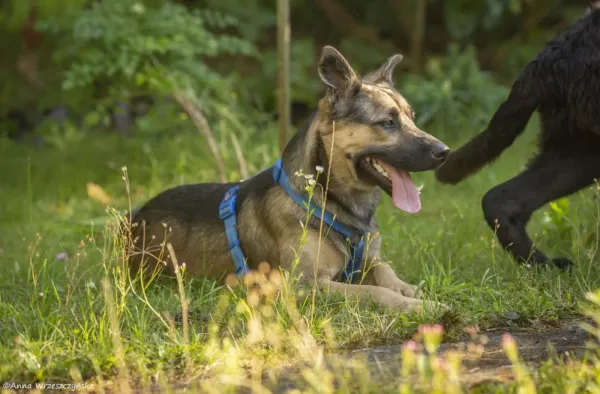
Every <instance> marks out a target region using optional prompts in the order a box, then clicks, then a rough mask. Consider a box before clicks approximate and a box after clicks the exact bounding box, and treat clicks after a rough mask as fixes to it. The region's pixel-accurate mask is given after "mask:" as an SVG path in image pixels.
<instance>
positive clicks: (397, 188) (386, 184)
mask: <svg viewBox="0 0 600 394" xmlns="http://www.w3.org/2000/svg"><path fill="white" fill-rule="evenodd" d="M360 164H362V167H363V168H364V169H365V170H366V172H367V173H368V174H369V175H370V177H371V178H372V181H374V182H375V184H377V186H379V187H380V188H382V189H383V190H384V191H385V192H386V193H387V194H389V195H390V196H392V201H393V202H394V205H395V206H396V208H398V209H401V210H403V211H405V212H409V213H416V212H418V211H419V210H420V209H421V199H420V198H419V190H418V189H417V187H416V186H415V184H414V182H413V181H412V178H411V177H410V173H409V172H408V171H405V170H400V169H396V168H394V167H392V166H391V165H389V164H387V163H385V162H384V161H382V160H380V159H376V158H374V157H370V156H366V157H364V158H362V159H361V160H360Z"/></svg>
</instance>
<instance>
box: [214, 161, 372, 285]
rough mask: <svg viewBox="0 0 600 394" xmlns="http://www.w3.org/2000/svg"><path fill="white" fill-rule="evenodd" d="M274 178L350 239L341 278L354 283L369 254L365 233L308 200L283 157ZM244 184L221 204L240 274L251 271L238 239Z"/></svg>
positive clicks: (232, 255) (231, 249) (297, 201)
mask: <svg viewBox="0 0 600 394" xmlns="http://www.w3.org/2000/svg"><path fill="white" fill-rule="evenodd" d="M273 179H275V182H277V183H279V184H280V185H281V186H282V187H283V190H285V192H286V193H287V194H288V195H289V196H290V197H291V198H292V200H294V201H295V202H296V203H297V204H298V205H299V206H301V207H302V208H304V209H307V210H308V211H309V212H311V214H312V215H313V216H314V217H316V218H318V219H321V218H323V222H325V223H326V224H328V225H329V226H330V227H331V228H333V229H334V230H335V231H337V232H338V233H341V234H342V235H344V237H345V238H346V240H347V242H348V243H349V244H350V257H349V258H348V261H347V262H346V267H345V269H344V272H343V273H342V276H341V280H342V281H344V282H352V281H353V279H354V277H355V275H356V274H357V273H359V272H360V266H361V262H362V260H363V257H364V256H363V255H364V253H365V242H364V239H363V238H364V235H365V233H364V232H361V231H356V230H353V229H351V228H350V227H348V226H346V225H344V224H342V223H340V222H336V221H335V220H334V218H333V215H332V214H331V212H328V211H323V210H322V209H321V208H320V207H318V206H317V205H316V204H315V203H314V202H313V201H312V200H311V201H308V199H307V198H306V197H305V196H303V195H300V194H298V193H296V192H295V191H294V190H293V189H292V187H291V185H290V180H289V178H288V176H287V174H286V173H285V171H284V170H283V167H282V164H281V159H279V160H277V163H275V165H274V166H273ZM239 189H240V187H239V185H238V186H234V187H232V188H231V189H229V190H228V191H227V193H225V196H224V197H223V200H222V201H221V205H219V218H220V219H221V220H223V221H224V222H225V233H226V234H227V246H228V248H229V251H230V253H231V257H232V258H233V263H234V265H235V273H236V275H238V276H242V275H244V274H246V273H247V272H249V271H250V270H249V268H248V264H247V263H246V259H245V257H244V253H243V252H242V248H241V247H240V240H239V238H238V233H237V218H236V213H235V204H236V201H237V193H238V191H239ZM356 236H359V237H360V240H359V241H358V242H352V239H353V238H355V237H356Z"/></svg>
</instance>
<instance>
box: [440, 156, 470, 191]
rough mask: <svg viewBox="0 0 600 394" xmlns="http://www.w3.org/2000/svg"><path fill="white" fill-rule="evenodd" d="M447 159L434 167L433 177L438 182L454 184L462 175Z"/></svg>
mask: <svg viewBox="0 0 600 394" xmlns="http://www.w3.org/2000/svg"><path fill="white" fill-rule="evenodd" d="M448 160H449V159H448ZM448 160H446V162H445V163H444V164H442V165H440V166H439V167H438V168H436V169H435V179H436V180H437V181H438V182H440V183H446V184H450V185H456V184H457V183H458V182H460V181H461V180H462V179H463V178H464V176H463V175H462V174H459V173H457V172H456V169H455V168H454V166H453V165H452V163H451V162H449V161H448Z"/></svg>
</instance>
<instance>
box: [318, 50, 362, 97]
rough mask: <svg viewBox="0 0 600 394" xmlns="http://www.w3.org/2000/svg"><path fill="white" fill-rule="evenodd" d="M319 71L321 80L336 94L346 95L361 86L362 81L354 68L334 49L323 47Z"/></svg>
mask: <svg viewBox="0 0 600 394" xmlns="http://www.w3.org/2000/svg"><path fill="white" fill-rule="evenodd" d="M318 71H319V76H320V77H321V80H322V81H323V82H325V84H326V85H327V86H329V87H330V88H332V89H333V90H334V91H335V92H336V93H341V94H344V93H345V92H347V91H348V90H350V89H353V88H354V87H356V86H360V80H359V78H358V76H357V75H356V73H355V72H354V70H353V69H352V66H350V63H348V61H347V60H346V59H344V57H343V56H342V54H341V53H339V52H338V51H337V49H335V48H334V47H331V46H325V47H323V52H322V53H321V60H320V61H319V68H318Z"/></svg>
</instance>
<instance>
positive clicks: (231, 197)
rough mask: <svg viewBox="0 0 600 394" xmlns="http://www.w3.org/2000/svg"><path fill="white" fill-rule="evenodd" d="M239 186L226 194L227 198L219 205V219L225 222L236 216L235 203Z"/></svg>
mask: <svg viewBox="0 0 600 394" xmlns="http://www.w3.org/2000/svg"><path fill="white" fill-rule="evenodd" d="M238 189H239V186H236V187H234V188H232V189H230V190H228V191H227V193H225V197H223V200H222V201H221V204H220V205H219V219H221V220H225V219H227V218H229V217H231V216H233V215H235V201H236V197H237V191H238Z"/></svg>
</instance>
